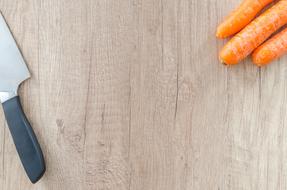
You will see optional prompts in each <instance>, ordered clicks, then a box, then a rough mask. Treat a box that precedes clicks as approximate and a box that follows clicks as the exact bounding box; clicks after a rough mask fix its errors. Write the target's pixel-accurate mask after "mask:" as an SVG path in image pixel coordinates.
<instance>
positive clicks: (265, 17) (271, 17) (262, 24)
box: [219, 0, 287, 64]
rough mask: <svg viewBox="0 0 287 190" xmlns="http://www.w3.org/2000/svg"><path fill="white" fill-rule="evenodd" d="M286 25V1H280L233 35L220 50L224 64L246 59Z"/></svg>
mask: <svg viewBox="0 0 287 190" xmlns="http://www.w3.org/2000/svg"><path fill="white" fill-rule="evenodd" d="M286 23H287V0H281V1H279V2H278V3H277V4H275V5H274V6H272V7H271V8H270V9H268V10H267V11H266V12H265V13H263V14H262V15H261V16H259V17H258V18H256V19H255V20H254V21H252V22H251V23H250V24H249V25H247V26H246V27H245V28H244V29H243V30H242V31H241V32H239V33H238V34H237V35H235V36H234V37H233V38H232V39H231V40H230V41H229V42H228V43H227V44H226V45H225V46H224V47H223V49H222V50H221V52H220V54H219V57H220V59H221V61H222V62H224V63H226V64H236V63H238V62H239V61H241V60H242V59H244V58H245V57H247V56H248V55H249V54H250V53H251V52H252V51H253V50H254V49H255V48H257V47H258V46H259V45H260V44H262V43H263V42H264V41H265V40H266V39H267V38H268V37H269V36H270V35H272V34H273V33H274V32H275V31H276V30H278V29H279V28H281V27H282V26H283V25H284V24H286Z"/></svg>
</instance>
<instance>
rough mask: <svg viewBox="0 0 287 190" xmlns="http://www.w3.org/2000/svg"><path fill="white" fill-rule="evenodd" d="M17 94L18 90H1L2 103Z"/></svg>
mask: <svg viewBox="0 0 287 190" xmlns="http://www.w3.org/2000/svg"><path fill="white" fill-rule="evenodd" d="M16 96H17V91H16V92H0V101H1V103H4V102H6V101H8V100H10V99H12V98H14V97H16Z"/></svg>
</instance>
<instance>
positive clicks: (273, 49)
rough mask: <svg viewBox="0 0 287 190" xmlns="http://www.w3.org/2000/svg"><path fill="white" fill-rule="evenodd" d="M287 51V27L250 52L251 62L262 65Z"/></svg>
mask: <svg viewBox="0 0 287 190" xmlns="http://www.w3.org/2000/svg"><path fill="white" fill-rule="evenodd" d="M285 53H287V28H286V29H285V30H283V31H281V32H280V33H278V34H277V35H275V36H274V37H272V38H271V39H269V40H268V41H266V42H265V43H264V44H262V45H261V46H260V47H258V48H257V49H256V50H255V51H254V53H253V54H252V60H253V62H254V63H255V64H256V65H258V66H263V65H266V64H268V63H270V62H271V61H273V60H275V59H277V58H279V57H280V56H282V55H283V54H285Z"/></svg>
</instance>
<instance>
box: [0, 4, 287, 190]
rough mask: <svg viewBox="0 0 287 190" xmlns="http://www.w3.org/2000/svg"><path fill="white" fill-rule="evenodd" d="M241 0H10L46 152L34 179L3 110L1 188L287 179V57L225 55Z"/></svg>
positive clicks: (224, 188) (71, 189)
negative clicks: (231, 60) (254, 60)
mask: <svg viewBox="0 0 287 190" xmlns="http://www.w3.org/2000/svg"><path fill="white" fill-rule="evenodd" d="M239 2H240V0H0V10H1V11H2V13H3V15H4V16H5V17H6V19H7V22H8V23H9V25H10V27H11V30H12V32H13V33H14V36H15V38H16V40H17V42H18V43H19V46H20V48H21V50H22V52H23V55H24V57H25V59H26V60H27V64H28V66H29V69H30V71H31V73H32V78H31V79H30V80H28V81H26V82H25V83H24V84H23V85H22V86H21V88H20V91H19V93H20V96H21V97H22V102H23V107H24V110H25V112H26V113H27V117H28V118H29V120H30V122H31V124H32V126H33V128H34V130H35V132H36V134H37V136H38V140H39V141H40V144H41V146H42V149H43V152H44V154H45V158H46V162H47V171H46V174H45V175H44V177H43V178H42V179H41V181H39V182H38V183H37V184H36V185H32V184H31V183H30V182H29V180H28V178H27V177H26V176H25V173H24V171H23V169H22V166H21V164H20V161H19V158H18V155H17V154H16V150H15V148H14V144H13V142H12V140H11V136H10V133H9V131H8V128H7V126H6V124H5V120H4V117H3V112H2V110H1V114H0V121H1V126H0V189H1V190H28V189H29V190H273V189H274V190H281V189H282V190H285V189H287V184H286V180H287V129H286V124H287V108H286V106H287V63H286V62H287V57H286V56H285V57H284V58H282V59H280V60H279V61H277V62H275V63H273V64H272V65H270V66H268V67H264V68H262V69H259V68H257V67H255V66H254V65H252V64H251V62H250V60H247V61H245V62H243V63H241V64H239V65H237V66H234V67H225V66H223V65H221V64H220V63H219V62H218V59H217V53H218V51H219V49H220V48H221V47H222V45H223V43H224V41H220V40H217V39H215V35H214V34H215V28H216V25H217V24H218V23H219V22H220V21H221V20H222V19H223V17H224V16H225V15H226V14H227V13H228V12H229V11H230V10H231V9H232V8H234V7H235V6H236V5H237V4H238V3H239ZM0 43H1V42H0ZM0 56H1V55H0Z"/></svg>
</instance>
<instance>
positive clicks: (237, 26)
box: [216, 0, 274, 38]
mask: <svg viewBox="0 0 287 190" xmlns="http://www.w3.org/2000/svg"><path fill="white" fill-rule="evenodd" d="M272 1H274V0H244V1H243V2H242V3H241V4H240V5H239V7H237V8H236V9H235V10H234V11H233V12H232V13H231V14H230V15H229V16H228V17H227V18H226V20H225V21H223V22H222V23H221V24H220V25H219V26H218V28H217V32H216V36H217V37H218V38H226V37H228V36H231V35H233V34H236V33H237V32H239V31H240V30H241V29H243V28H244V27H245V26H246V25H247V24H249V23H250V22H251V21H252V20H253V19H254V18H255V16H256V15H257V14H258V13H259V12H260V11H261V10H262V9H263V8H264V7H265V6H266V5H268V4H269V3H271V2H272Z"/></svg>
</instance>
